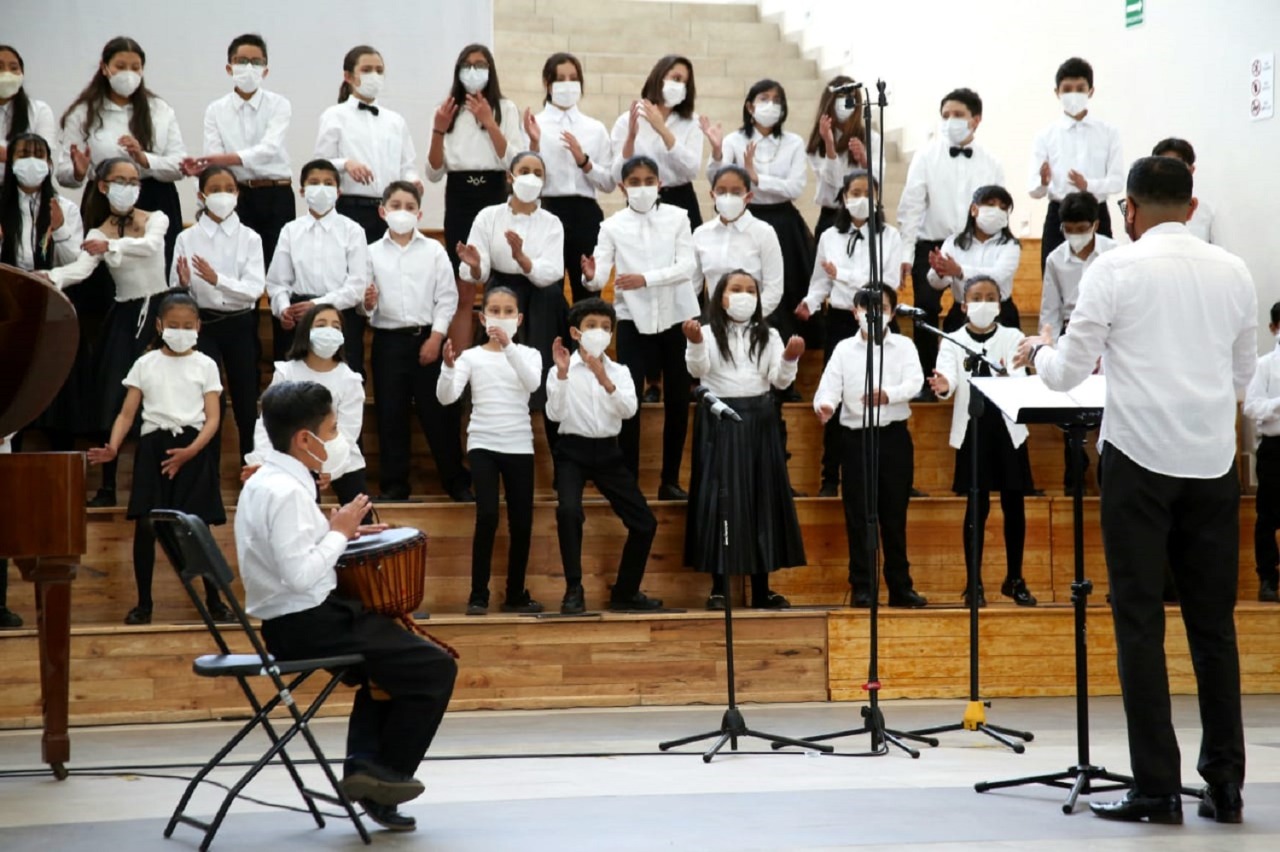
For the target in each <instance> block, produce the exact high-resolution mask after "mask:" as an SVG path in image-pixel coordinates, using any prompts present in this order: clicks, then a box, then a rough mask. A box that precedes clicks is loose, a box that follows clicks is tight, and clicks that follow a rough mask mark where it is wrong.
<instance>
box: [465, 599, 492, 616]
mask: <svg viewBox="0 0 1280 852" xmlns="http://www.w3.org/2000/svg"><path fill="white" fill-rule="evenodd" d="M488 613H489V598H488V596H487V595H472V596H471V597H470V598H468V599H467V615H488Z"/></svg>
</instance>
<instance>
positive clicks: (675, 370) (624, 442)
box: [618, 320, 690, 485]
mask: <svg viewBox="0 0 1280 852" xmlns="http://www.w3.org/2000/svg"><path fill="white" fill-rule="evenodd" d="M684 350H685V339H684V332H683V331H681V330H680V324H679V323H676V324H675V325H673V326H671V327H670V328H667V329H664V330H663V331H660V332H658V333H657V334H641V333H640V332H639V331H638V330H637V329H636V324H635V323H634V322H632V321H631V320H620V321H619V322H618V363H620V364H623V365H624V366H625V367H626V368H627V369H628V370H629V371H630V372H631V380H632V381H633V382H635V385H636V390H637V393H642V391H641V390H640V388H643V387H644V377H645V376H646V375H648V373H647V369H648V368H649V367H651V366H653V365H655V364H657V365H660V366H661V367H662V376H663V382H662V406H663V411H664V415H665V416H664V418H663V421H662V482H663V484H671V485H678V484H679V483H680V462H681V460H682V459H683V458H684V439H685V437H686V436H687V435H688V433H689V398H690V394H689V382H690V379H689V369H688V367H686V366H685V363H684ZM618 445H619V446H620V447H621V448H622V460H623V463H624V464H626V466H627V469H628V470H630V471H631V475H632V476H634V477H636V479H637V480H638V479H639V478H640V412H639V411H637V412H636V416H635V417H632V418H631V419H630V420H624V421H622V434H620V435H619V436H618Z"/></svg>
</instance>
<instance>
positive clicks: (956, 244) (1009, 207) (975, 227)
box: [929, 185, 1022, 332]
mask: <svg viewBox="0 0 1280 852" xmlns="http://www.w3.org/2000/svg"><path fill="white" fill-rule="evenodd" d="M1012 212H1013V196H1011V195H1010V194H1009V191H1008V190H1007V189H1005V188H1004V187H1003V186H994V185H992V186H981V187H978V189H977V190H976V191H975V192H974V193H973V202H972V203H971V204H970V205H969V218H968V219H967V220H966V222H965V226H964V230H963V231H961V232H960V233H958V234H953V235H952V236H950V237H947V238H946V240H944V241H943V243H942V246H941V247H939V248H937V249H935V250H934V251H933V252H931V253H930V254H929V266H930V269H929V286H931V287H932V288H933V289H935V290H946V289H947V288H950V289H951V296H952V302H951V310H950V311H949V312H948V313H947V316H946V318H945V319H944V320H943V322H942V328H943V330H944V331H948V332H950V331H955V330H956V329H958V328H960V327H961V326H963V325H964V324H965V315H964V312H963V310H962V309H961V307H960V306H961V304H963V302H964V284H965V282H966V281H969V280H971V279H973V278H976V277H979V276H983V277H987V278H990V279H991V280H992V281H994V282H996V286H997V287H999V288H1000V324H1001V325H1004V326H1008V327H1009V328H1018V327H1019V326H1020V324H1021V320H1020V318H1019V315H1018V306H1017V305H1015V304H1014V303H1013V278H1014V276H1015V275H1016V274H1017V272H1018V264H1019V263H1021V262H1022V243H1020V242H1018V238H1017V237H1015V236H1014V235H1013V231H1011V230H1010V229H1009V215H1010V214H1011V213H1012Z"/></svg>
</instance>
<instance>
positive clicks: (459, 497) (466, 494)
mask: <svg viewBox="0 0 1280 852" xmlns="http://www.w3.org/2000/svg"><path fill="white" fill-rule="evenodd" d="M449 499H450V500H452V501H453V502H455V503H474V502H476V495H475V494H473V493H471V489H470V488H463V489H460V490H458V491H453V492H451V493H450V494H449Z"/></svg>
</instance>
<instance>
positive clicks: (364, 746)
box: [262, 595, 458, 775]
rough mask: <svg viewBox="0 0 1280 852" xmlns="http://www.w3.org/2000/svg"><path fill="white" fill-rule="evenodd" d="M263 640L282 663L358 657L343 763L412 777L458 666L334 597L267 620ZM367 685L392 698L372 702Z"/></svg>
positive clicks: (431, 645)
mask: <svg viewBox="0 0 1280 852" xmlns="http://www.w3.org/2000/svg"><path fill="white" fill-rule="evenodd" d="M262 638H263V640H264V642H265V643H266V646H267V648H268V650H270V651H271V653H272V654H274V655H275V656H277V657H279V658H280V659H282V660H296V659H306V658H308V657H327V656H331V655H336V654H353V653H354V654H363V655H364V659H365V662H364V664H363V665H362V666H361V667H360V669H361V671H360V675H361V677H362V678H363V679H364V681H365V682H364V685H363V686H362V687H361V689H360V691H359V692H357V693H356V699H355V704H354V705H353V706H352V708H351V720H350V722H349V725H348V730H347V744H348V745H347V747H348V756H349V757H354V758H359V759H364V760H372V761H373V762H375V763H378V764H380V765H382V766H385V767H388V768H390V769H393V770H395V771H396V772H400V773H403V774H405V775H412V774H413V773H414V772H416V771H417V769H418V764H420V763H421V762H422V758H423V755H425V754H426V753H427V749H428V748H429V747H430V746H431V741H432V739H434V738H435V735H436V730H437V729H438V728H439V727H440V721H441V720H442V719H443V718H444V711H445V709H446V708H447V707H448V706H449V697H450V696H451V695H453V682H454V680H455V679H456V678H457V676H458V664H457V663H455V662H454V660H453V657H451V656H449V654H448V653H447V652H445V650H444V649H443V648H440V647H439V646H438V645H436V644H434V643H432V642H428V641H427V640H426V639H424V638H422V637H421V636H418V635H417V634H414V633H410V632H409V631H407V630H405V629H404V628H403V627H401V626H400V624H398V623H397V622H395V621H393V620H392V619H390V618H388V617H387V616H385V615H378V614H377V613H373V612H365V611H364V610H363V608H362V607H361V605H360V603H359V602H357V601H352V600H346V599H344V598H339V597H337V596H336V595H330V596H329V598H328V599H327V600H325V601H324V602H323V603H321V604H320V605H319V606H316V607H312V608H311V609H307V610H303V611H302V612H295V613H290V614H289V615H282V616H279V617H277V618H269V619H267V620H266V621H264V622H262ZM370 683H372V684H375V685H376V686H377V687H378V688H379V689H381V690H382V691H384V692H386V693H387V694H389V695H390V696H391V699H390V700H389V701H374V700H373V698H372V696H371V695H370V694H369V684H370ZM366 750H367V751H366Z"/></svg>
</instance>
